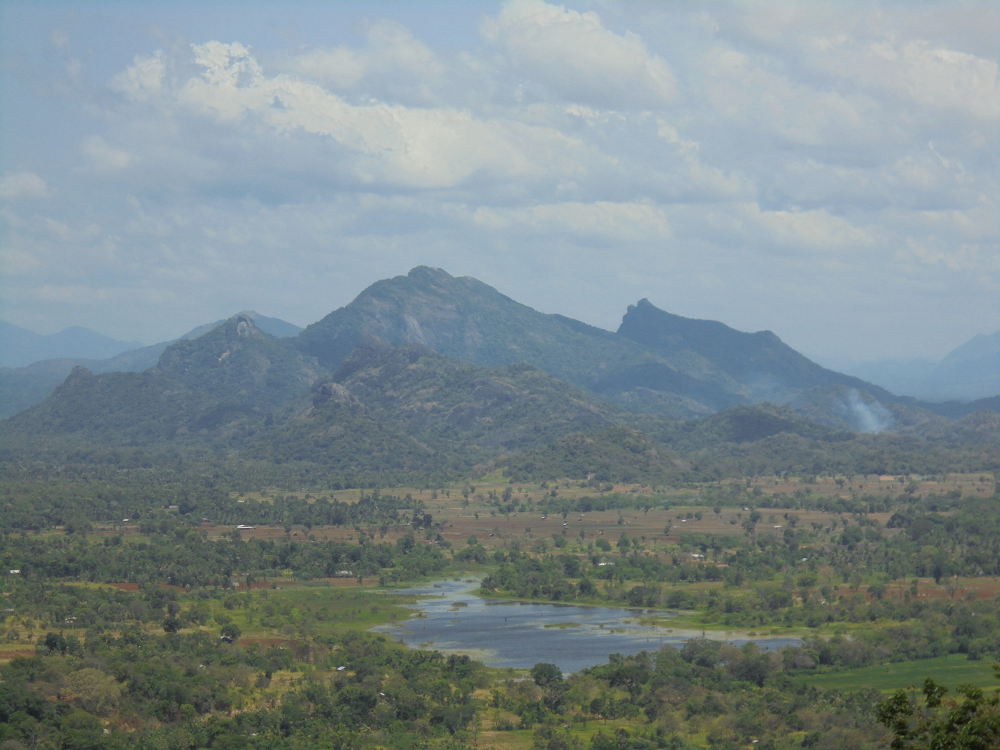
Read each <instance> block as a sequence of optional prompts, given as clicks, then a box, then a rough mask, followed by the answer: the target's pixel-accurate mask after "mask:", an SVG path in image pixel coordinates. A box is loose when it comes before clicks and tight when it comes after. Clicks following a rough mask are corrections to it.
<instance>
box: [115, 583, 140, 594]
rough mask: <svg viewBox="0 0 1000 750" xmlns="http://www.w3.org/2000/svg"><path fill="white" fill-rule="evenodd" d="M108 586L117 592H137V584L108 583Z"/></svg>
mask: <svg viewBox="0 0 1000 750" xmlns="http://www.w3.org/2000/svg"><path fill="white" fill-rule="evenodd" d="M108 585H109V586H114V587H115V588H116V589H118V590H119V591H128V592H136V591H138V590H139V584H138V583H127V582H126V583H109V584H108Z"/></svg>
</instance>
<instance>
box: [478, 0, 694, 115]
mask: <svg viewBox="0 0 1000 750" xmlns="http://www.w3.org/2000/svg"><path fill="white" fill-rule="evenodd" d="M482 28H483V34H484V36H485V37H486V38H487V39H488V40H490V41H491V42H492V43H493V44H495V45H496V46H497V47H498V48H499V49H501V50H502V51H503V53H504V54H505V55H506V57H507V59H508V60H509V62H510V63H511V65H513V66H514V67H515V68H516V69H517V71H518V72H519V73H520V74H521V75H522V76H524V78H525V79H526V80H527V81H528V82H530V83H535V84H539V85H541V86H542V87H544V88H545V89H548V90H549V91H551V92H553V93H554V94H555V95H557V96H560V97H563V98H565V99H566V100H568V101H573V102H580V103H584V104H593V105H596V106H601V107H606V106H610V107H625V108H631V107H640V108H647V107H660V106H663V105H664V104H666V103H668V102H669V101H670V100H671V99H673V97H674V95H675V93H676V82H675V80H674V75H673V72H672V71H671V70H670V66H669V65H667V63H666V61H665V60H663V58H661V57H659V56H657V55H654V54H652V53H651V52H650V51H649V49H648V48H647V47H646V45H645V43H644V42H643V40H642V38H641V37H640V36H639V35H638V34H636V33H633V32H626V33H624V34H616V33H614V32H613V31H610V30H609V29H607V28H606V27H605V26H604V25H603V24H602V22H601V18H600V16H599V15H598V14H597V13H595V12H593V11H587V12H582V13H581V12H578V11H574V10H568V9H567V8H565V7H563V6H560V5H550V4H548V3H545V2H542V0H510V2H507V3H506V4H505V5H504V7H503V9H502V10H501V12H500V13H499V15H497V16H496V17H495V18H490V19H487V20H486V21H485V22H484V23H483V27H482Z"/></svg>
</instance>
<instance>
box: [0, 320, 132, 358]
mask: <svg viewBox="0 0 1000 750" xmlns="http://www.w3.org/2000/svg"><path fill="white" fill-rule="evenodd" d="M139 346H142V344H140V343H138V342H137V341H119V340H118V339H113V338H111V337H109V336H105V335H103V334H100V333H97V332H95V331H91V330H90V329H89V328H81V327H80V326H72V327H70V328H66V329H65V330H62V331H59V333H51V334H47V335H45V334H41V333H35V332H34V331H29V330H28V329H27V328H21V327H20V326H15V325H12V324H11V323H4V322H2V321H0V367H24V366H25V365H30V364H31V363H32V362H38V361H39V360H42V359H56V358H86V359H107V358H108V357H113V356H115V355H116V354H121V353H122V352H124V351H127V350H128V349H135V348H137V347H139Z"/></svg>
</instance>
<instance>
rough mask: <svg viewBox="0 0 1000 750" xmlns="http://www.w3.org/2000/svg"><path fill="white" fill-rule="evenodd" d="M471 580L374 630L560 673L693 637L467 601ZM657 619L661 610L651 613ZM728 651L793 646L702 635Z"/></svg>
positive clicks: (601, 618) (628, 616)
mask: <svg viewBox="0 0 1000 750" xmlns="http://www.w3.org/2000/svg"><path fill="white" fill-rule="evenodd" d="M478 585H479V583H478V581H469V580H464V581H460V580H454V581H440V582H438V583H435V584H433V585H430V586H426V587H421V588H412V589H406V590H405V592H403V593H407V594H415V595H419V596H422V597H426V598H422V599H420V600H419V601H418V602H417V603H416V604H415V605H413V607H414V608H415V609H416V610H417V615H416V616H415V617H413V618H411V619H409V620H407V621H406V622H404V623H401V624H394V625H383V626H380V627H378V628H375V629H376V630H378V631H380V632H383V633H386V634H388V635H390V636H392V637H393V638H396V639H397V640H400V641H402V642H403V643H405V644H406V645H408V646H411V647H413V648H427V649H434V650H437V651H444V652H452V653H463V654H468V655H470V656H472V657H474V658H476V659H479V660H480V661H483V662H485V663H486V664H490V665H493V666H498V667H525V668H527V667H532V666H534V665H535V664H537V663H538V662H550V663H552V664H556V665H558V666H559V668H560V669H562V671H563V672H566V673H569V672H576V671H577V670H580V669H583V668H584V667H589V666H593V665H595V664H603V663H604V662H605V661H607V657H608V654H613V653H620V654H634V653H637V652H639V651H650V650H655V649H658V648H659V647H660V646H664V645H670V646H678V647H679V646H681V645H683V644H684V642H685V641H687V640H689V639H691V638H697V637H700V636H701V635H702V632H701V631H696V630H684V629H677V628H675V629H667V628H662V627H653V626H649V625H641V624H639V622H638V621H637V618H639V617H641V616H642V615H643V614H646V613H647V611H646V610H636V609H620V608H613V607H580V606H576V605H568V604H536V603H528V602H513V601H506V600H496V599H482V598H480V597H478V596H476V595H475V593H474V592H475V590H476V588H477V587H478ZM656 614H657V615H662V614H663V613H662V612H659V611H658V612H656ZM705 635H706V636H707V637H710V638H719V639H721V640H726V641H729V642H731V643H734V644H736V645H740V644H742V643H746V642H747V641H748V640H753V641H754V642H756V643H757V644H758V645H759V646H760V647H761V648H765V649H775V648H782V647H783V646H791V645H798V644H799V643H800V641H799V640H798V639H797V638H751V637H749V636H747V635H746V634H739V633H719V632H707V633H705Z"/></svg>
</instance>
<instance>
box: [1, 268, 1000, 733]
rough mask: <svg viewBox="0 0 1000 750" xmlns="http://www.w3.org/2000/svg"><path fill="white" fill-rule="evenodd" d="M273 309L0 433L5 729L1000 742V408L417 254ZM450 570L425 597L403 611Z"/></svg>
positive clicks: (644, 307) (61, 395)
mask: <svg viewBox="0 0 1000 750" xmlns="http://www.w3.org/2000/svg"><path fill="white" fill-rule="evenodd" d="M268 320H269V319H265V318H263V317H262V316H256V314H249V313H241V314H238V315H236V316H234V317H233V318H231V319H229V320H227V321H223V322H221V323H219V324H218V325H212V326H208V327H207V328H206V329H204V330H200V331H198V332H197V333H196V334H194V335H192V336H190V337H184V338H181V339H180V340H178V341H176V342H173V343H171V344H169V345H164V346H163V348H162V349H161V350H159V352H158V354H157V359H156V360H155V363H152V364H149V365H147V366H146V367H143V368H140V369H137V370H136V371H129V370H127V369H124V370H120V371H109V372H102V371H100V370H101V369H102V368H101V367H98V368H96V369H95V370H91V369H88V368H85V367H75V368H74V369H72V370H71V371H70V372H69V374H68V376H67V377H66V378H65V380H64V381H63V382H62V383H61V384H60V385H58V386H57V387H56V388H55V390H54V391H53V392H52V393H51V394H50V395H48V396H47V397H46V398H45V399H44V400H43V401H41V402H40V403H37V404H35V405H33V406H30V407H29V408H27V409H24V410H22V411H20V412H18V413H17V414H15V415H13V416H11V417H10V418H8V419H6V420H4V421H3V422H2V423H0V426H2V429H0V468H2V481H0V510H2V512H0V542H2V544H0V572H2V573H3V575H2V576H0V604H2V607H0V609H2V619H0V746H2V747H3V749H4V750H19V749H20V748H23V747H44V748H49V747H51V748H91V747H93V748H97V747H110V748H117V747H140V748H147V747H148V748H160V747H169V748H230V747H240V748H243V747H251V748H252V747H262V748H263V747H267V748H269V749H270V748H275V749H280V748H289V749H292V748H305V747H316V746H331V747H343V748H371V749H372V750H374V749H375V748H465V747H480V748H524V749H525V750H527V749H529V748H547V749H548V750H553V749H558V748H574V749H575V748H579V749H580V750H588V749H594V750H604V749H605V748H675V749H681V750H686V749H687V748H746V747H769V748H775V749H780V750H784V749H785V748H800V747H810V748H830V749H831V750H833V749H834V748H842V747H845V746H854V747H859V748H876V747H887V746H889V744H890V743H891V742H892V741H893V738H894V737H895V738H897V739H898V738H899V737H901V736H903V735H902V734H901V733H903V734H906V737H908V738H909V739H911V740H913V742H915V743H916V742H924V743H925V745H929V743H930V742H931V741H932V740H934V738H935V737H941V736H945V735H946V734H947V732H949V731H951V730H950V729H949V727H951V728H953V727H954V726H955V723H954V722H955V721H958V719H956V718H955V717H956V716H960V717H964V718H961V721H962V722H963V723H962V726H963V727H964V728H963V730H962V731H965V732H967V733H969V736H971V737H974V738H978V739H982V738H987V739H989V738H990V737H991V736H992V735H990V732H994V731H995V726H996V717H997V715H998V711H1000V705H998V700H1000V693H998V692H997V690H996V689H997V688H998V687H1000V676H998V675H997V673H996V672H995V671H994V669H993V667H992V664H993V663H994V662H995V661H997V660H998V659H1000V598H998V593H1000V567H998V566H1000V503H998V502H997V501H998V498H1000V490H998V484H997V477H998V472H1000V414H998V413H997V412H996V411H993V410H991V409H990V408H988V407H989V404H990V403H991V402H990V401H985V402H983V403H980V404H978V406H977V405H974V404H968V405H966V406H967V409H965V410H964V411H962V413H956V414H950V415H949V414H948V413H943V412H942V410H941V409H939V408H938V407H937V406H936V405H934V404H927V403H922V402H918V401H915V400H914V399H909V398H905V397H898V396H895V395H893V394H891V393H889V392H887V391H885V390H883V389H881V388H878V387H877V386H872V385H870V384H867V383H865V382H864V381H860V380H858V379H856V378H851V377H849V376H844V375H840V374H838V373H835V372H833V371H830V370H826V369H824V368H822V367H820V366H819V365H816V364H814V363H812V362H810V361H809V360H808V359H806V358H805V357H803V356H802V355H800V354H798V353H797V352H795V351H794V350H792V349H791V348H789V347H787V346H786V345H785V344H783V343H782V342H781V341H780V339H778V338H777V336H775V335H774V334H773V333H769V332H759V333H743V332H740V331H736V330H735V329H732V328H729V327H728V326H726V325H724V324H722V323H718V322H714V321H698V320H689V319H685V318H681V317H679V316H675V315H671V314H669V313H667V312H665V311H662V310H658V309H657V308H655V307H653V306H652V305H651V304H650V303H648V302H647V301H645V300H643V301H640V302H639V303H638V304H636V305H634V306H632V307H630V308H629V310H628V312H627V313H626V315H625V318H624V320H623V325H622V327H621V328H620V329H619V331H618V332H614V333H613V332H610V331H600V330H598V329H594V328H591V327H589V326H585V325H584V324H582V323H579V322H578V321H572V320H570V319H568V318H564V317H562V316H558V315H543V314H541V313H538V312H537V311H534V310H532V309H531V308H528V307H526V306H524V305H520V304H519V303H517V302H515V301H514V300H512V299H510V298H508V297H506V296H504V295H502V294H500V293H499V292H496V290H493V289H491V288H490V287H488V286H486V285H485V284H482V283H481V282H478V281H477V280H475V279H471V278H467V277H465V278H456V277H452V276H450V275H449V274H447V273H446V272H444V271H441V270H440V269H430V268H425V267H418V268H416V269H413V271H411V272H410V273H409V274H407V275H406V276H401V277H396V278H394V279H387V280H384V281H380V282H377V283H376V284H374V285H373V286H371V287H370V288H369V289H367V290H365V291H364V292H362V293H361V294H360V295H359V296H358V298H357V299H356V300H355V301H354V302H352V303H351V304H349V305H347V306H345V307H343V308H340V309H339V310H336V311H334V312H332V313H331V314H330V315H328V316H326V317H325V318H323V319H322V320H320V321H318V322H317V323H315V324H313V325H312V326H309V327H307V328H305V329H304V330H302V331H301V332H299V331H297V330H293V329H288V328H281V327H280V326H279V327H278V328H277V329H276V330H278V331H280V332H281V334H282V335H281V336H280V337H279V336H273V335H271V334H269V333H268V332H267V331H265V330H263V328H262V327H261V325H266V326H271V327H272V328H273V327H274V323H273V321H272V322H268ZM258 322H260V323H261V325H258ZM122 356H124V355H116V357H122ZM143 356H145V355H143ZM979 407H983V408H979ZM945 411H947V410H945ZM443 581H452V582H456V581H457V583H452V584H443V583H441V582H443ZM441 586H448V587H459V588H461V589H462V590H461V591H457V590H456V592H452V593H453V594H454V595H453V597H452V599H449V600H448V601H447V602H446V603H441V606H443V607H444V611H443V612H442V613H439V614H443V615H444V617H443V620H441V621H437V620H435V619H434V614H433V613H434V611H435V610H434V600H427V601H426V602H425V603H424V604H423V605H419V606H424V607H429V608H430V609H428V610H427V614H426V617H423V618H419V617H418V619H414V620H411V619H410V618H412V617H413V616H414V607H415V606H418V603H417V599H416V596H417V592H419V591H424V592H426V591H427V590H431V591H434V590H435V587H438V588H439V587H441ZM449 590H450V589H449ZM553 605H559V606H560V607H561V608H562V609H554V608H553ZM565 607H571V609H565ZM504 608H509V609H504ZM491 612H493V613H496V612H507V614H505V615H504V618H505V619H508V620H509V619H510V618H512V617H513V618H514V619H515V620H518V621H519V622H520V619H519V617H518V615H517V614H514V613H525V612H530V613H531V617H530V618H529V619H530V620H531V623H532V624H531V626H530V627H526V628H525V629H522V630H518V629H515V628H513V626H511V628H507V629H505V628H503V627H501V628H500V629H499V630H496V631H493V632H492V634H491V632H488V631H487V630H486V629H485V626H477V625H476V624H475V623H476V622H477V620H476V618H477V617H486V618H487V620H486V621H489V622H490V624H491V625H500V622H499V621H498V620H497V621H492V620H490V613H491ZM551 613H562V614H563V615H565V614H566V613H570V614H571V615H572V616H569V617H563V618H561V619H560V618H558V617H554V616H553V615H552V614H551ZM623 613H626V614H623ZM494 620H496V618H494ZM486 621H482V622H486ZM591 621H592V622H591ZM588 623H589V624H588ZM463 624H464V626H465V627H464V628H459V625H463ZM507 624H508V625H509V624H510V623H509V622H508V623H507ZM519 627H520V626H519ZM449 628H451V629H452V630H453V632H454V633H455V634H457V633H458V631H459V630H462V631H463V635H462V638H460V639H459V638H457V636H456V637H455V638H449V637H448V629H449ZM390 636H391V637H390ZM618 637H620V638H623V639H624V640H622V641H620V643H621V644H622V645H619V646H616V645H614V644H615V643H616V642H615V640H614V639H615V638H618ZM543 638H544V639H548V640H546V641H544V643H549V644H551V645H548V646H546V645H541V646H539V647H538V648H535V649H532V648H525V647H526V646H529V645H532V643H531V642H532V641H533V640H537V641H538V642H539V643H543V641H542V639H543ZM397 639H401V640H404V641H407V642H409V643H410V644H411V646H412V647H407V646H404V645H402V644H401V643H398V642H397ZM505 643H506V644H507V646H504V644H505ZM514 647H517V649H519V650H520V651H519V652H520V653H522V656H519V657H516V658H515V657H508V656H504V655H503V654H505V653H508V649H509V648H514ZM435 649H439V650H435ZM482 660H485V662H486V663H483V661H482ZM489 664H492V666H489ZM925 678H926V679H927V680H929V681H928V682H925V681H924V680H925ZM963 685H967V686H963ZM945 688H946V689H947V691H946V692H943V691H944V690H945ZM977 691H978V692H977ZM907 711H909V713H907ZM907 717H909V718H907ZM900 722H902V723H900ZM942 733H944V734H942ZM978 739H977V741H978ZM908 741H909V740H908ZM914 746H915V747H921V746H924V745H920V744H915V745H914ZM969 747H976V745H969Z"/></svg>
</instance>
